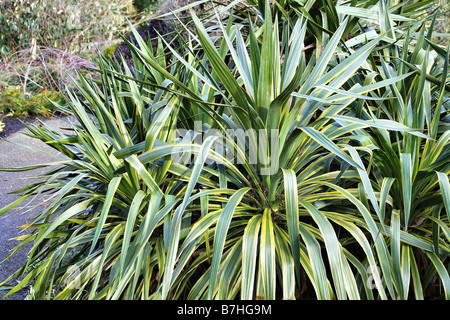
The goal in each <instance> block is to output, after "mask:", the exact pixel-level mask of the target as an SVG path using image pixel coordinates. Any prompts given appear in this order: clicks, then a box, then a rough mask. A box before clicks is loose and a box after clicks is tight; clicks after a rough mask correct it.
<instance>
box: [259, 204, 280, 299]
mask: <svg viewBox="0 0 450 320" xmlns="http://www.w3.org/2000/svg"><path fill="white" fill-rule="evenodd" d="M274 237H275V236H274V231H273V222H272V211H271V210H270V209H265V210H264V213H263V218H262V223H261V241H260V246H259V248H260V249H259V276H260V281H261V282H260V283H261V291H260V292H262V293H263V294H264V295H263V296H260V297H257V298H258V299H260V300H274V299H275V292H276V291H275V290H276V286H275V284H276V265H275V239H274Z"/></svg>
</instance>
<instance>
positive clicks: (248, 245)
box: [241, 215, 261, 300]
mask: <svg viewBox="0 0 450 320" xmlns="http://www.w3.org/2000/svg"><path fill="white" fill-rule="evenodd" d="M260 227H261V215H256V216H254V217H253V218H251V219H250V221H249V222H248V224H247V227H245V230H244V236H243V241H242V277H241V278H242V280H241V281H242V284H241V286H242V289H241V299H242V300H252V299H253V290H254V284H255V271H256V257H257V254H258V246H257V245H258V237H259V230H260Z"/></svg>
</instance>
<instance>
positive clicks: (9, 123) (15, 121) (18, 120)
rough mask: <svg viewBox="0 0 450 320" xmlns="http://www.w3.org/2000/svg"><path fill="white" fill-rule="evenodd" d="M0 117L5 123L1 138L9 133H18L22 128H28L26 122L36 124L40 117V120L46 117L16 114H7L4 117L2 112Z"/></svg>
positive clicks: (0, 133) (0, 134)
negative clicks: (12, 115) (13, 115)
mask: <svg viewBox="0 0 450 320" xmlns="http://www.w3.org/2000/svg"><path fill="white" fill-rule="evenodd" d="M0 119H1V121H2V122H3V123H4V125H5V127H4V128H3V130H2V131H1V132H0V138H6V137H8V136H9V135H11V134H13V133H16V132H18V131H20V130H23V129H25V128H26V126H25V125H24V123H26V124H30V123H33V124H36V123H38V119H39V120H44V119H45V117H44V116H21V117H19V116H15V117H11V116H5V117H3V118H2V115H1V114H0Z"/></svg>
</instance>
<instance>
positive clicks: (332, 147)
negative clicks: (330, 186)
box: [300, 127, 362, 169]
mask: <svg viewBox="0 0 450 320" xmlns="http://www.w3.org/2000/svg"><path fill="white" fill-rule="evenodd" d="M300 129H301V130H302V131H303V132H305V133H306V134H307V135H308V136H309V137H310V138H311V139H313V140H314V141H316V142H317V143H318V144H320V145H321V146H322V147H324V148H325V149H327V150H329V151H330V152H332V153H333V154H335V155H336V156H338V157H339V158H341V159H342V160H344V161H345V162H347V163H349V164H351V165H352V166H354V167H355V168H360V169H362V168H361V167H360V165H359V164H357V163H356V162H355V161H353V160H352V159H351V158H350V157H349V156H348V155H346V154H345V153H344V152H343V151H342V150H341V149H340V148H339V147H338V146H337V145H336V144H335V143H334V142H333V141H331V140H330V139H329V138H328V137H327V136H326V135H325V134H324V133H322V132H320V131H318V130H316V129H314V128H312V127H301V128H300Z"/></svg>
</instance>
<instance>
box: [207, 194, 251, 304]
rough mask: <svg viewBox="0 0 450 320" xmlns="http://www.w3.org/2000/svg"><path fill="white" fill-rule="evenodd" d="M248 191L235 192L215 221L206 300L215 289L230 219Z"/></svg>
mask: <svg viewBox="0 0 450 320" xmlns="http://www.w3.org/2000/svg"><path fill="white" fill-rule="evenodd" d="M249 190H250V188H243V189H239V190H238V191H236V193H235V194H233V195H232V196H231V198H230V200H229V201H228V203H227V205H226V206H225V208H224V209H223V211H222V213H221V214H220V217H219V220H218V221H217V227H216V232H215V234H214V245H213V252H212V254H213V257H212V262H211V273H210V278H209V288H208V299H209V300H211V299H212V296H213V293H214V291H215V288H216V283H217V280H218V276H219V274H218V270H219V264H220V261H221V258H222V251H223V247H224V244H225V239H226V236H227V233H228V228H229V226H230V222H231V219H232V218H233V214H234V211H235V209H236V206H237V205H238V204H239V202H240V201H241V199H242V197H243V196H244V195H245V194H246V193H247V192H248V191H249Z"/></svg>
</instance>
